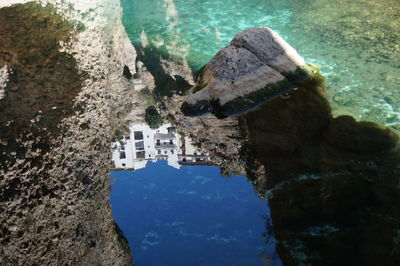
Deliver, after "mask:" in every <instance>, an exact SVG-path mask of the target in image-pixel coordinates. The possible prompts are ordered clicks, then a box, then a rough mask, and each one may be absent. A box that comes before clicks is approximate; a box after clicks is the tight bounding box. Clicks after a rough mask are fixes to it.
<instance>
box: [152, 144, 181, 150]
mask: <svg viewBox="0 0 400 266" xmlns="http://www.w3.org/2000/svg"><path fill="white" fill-rule="evenodd" d="M155 148H156V149H175V148H176V145H175V144H170V143H165V144H164V143H162V144H156V146H155Z"/></svg>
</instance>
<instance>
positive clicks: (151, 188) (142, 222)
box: [110, 161, 282, 266]
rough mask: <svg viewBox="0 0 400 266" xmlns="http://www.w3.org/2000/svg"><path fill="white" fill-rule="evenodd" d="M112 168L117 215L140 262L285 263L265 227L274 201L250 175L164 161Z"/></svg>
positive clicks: (147, 265)
mask: <svg viewBox="0 0 400 266" xmlns="http://www.w3.org/2000/svg"><path fill="white" fill-rule="evenodd" d="M110 176H111V178H112V179H113V184H112V193H111V199H110V202H111V205H112V210H113V216H114V218H115V220H116V222H117V223H118V225H119V226H120V227H121V229H122V231H123V232H124V235H125V237H126V238H127V239H128V241H129V245H130V248H131V250H132V253H133V256H134V260H135V265H139V266H140V265H144V266H152V265H171V266H180V265H182V266H187V265H193V266H195V265H199V266H204V265H209V266H212V265H216V266H219V265H238V266H239V265H240V266H245V265H252V266H256V265H265V264H266V263H269V265H282V264H281V262H280V260H279V257H278V255H277V253H276V251H275V242H274V241H275V240H274V238H273V236H271V235H268V233H266V231H267V230H268V228H271V227H270V226H268V225H270V224H271V219H270V213H269V208H268V203H267V202H266V201H263V200H260V199H259V198H258V196H257V195H256V194H255V193H254V191H253V188H252V185H251V184H250V183H249V182H247V181H246V179H245V177H244V176H238V177H231V178H227V177H222V176H221V175H220V173H219V169H218V167H205V166H184V167H182V168H181V169H180V170H177V169H175V168H172V167H170V166H168V165H167V163H166V162H165V161H159V162H157V163H149V164H148V166H147V167H146V168H144V169H142V170H138V171H135V172H112V173H111V175H110Z"/></svg>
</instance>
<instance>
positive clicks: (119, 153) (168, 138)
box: [112, 124, 209, 170]
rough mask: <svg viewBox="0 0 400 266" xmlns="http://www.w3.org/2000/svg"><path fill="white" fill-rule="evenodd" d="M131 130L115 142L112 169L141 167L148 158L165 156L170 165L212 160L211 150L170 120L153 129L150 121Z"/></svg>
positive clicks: (176, 165) (136, 168)
mask: <svg viewBox="0 0 400 266" xmlns="http://www.w3.org/2000/svg"><path fill="white" fill-rule="evenodd" d="M129 130H130V133H129V134H128V135H126V136H123V137H122V139H120V140H119V141H116V142H113V143H112V149H113V154H112V169H114V170H138V169H141V168H144V167H146V164H147V162H148V161H152V162H156V161H157V160H166V161H168V165H170V166H172V167H175V168H177V169H179V168H180V166H181V165H196V164H197V165H198V164H200V165H206V164H209V160H208V154H206V153H204V152H201V151H200V150H199V149H198V148H197V147H195V146H193V145H192V143H191V141H190V139H189V138H188V137H184V136H181V135H180V134H178V133H177V132H176V129H175V127H174V126H173V125H171V124H164V125H162V126H160V127H159V128H157V129H151V128H150V127H149V126H148V125H147V124H135V125H132V126H131V127H130V128H129Z"/></svg>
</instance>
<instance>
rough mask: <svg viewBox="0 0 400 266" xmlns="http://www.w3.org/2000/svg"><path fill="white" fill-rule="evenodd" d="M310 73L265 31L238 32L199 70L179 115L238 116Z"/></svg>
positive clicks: (279, 40) (285, 45)
mask: <svg viewBox="0 0 400 266" xmlns="http://www.w3.org/2000/svg"><path fill="white" fill-rule="evenodd" d="M310 77H311V70H309V66H308V65H306V63H305V62H304V59H303V58H302V57H301V56H299V55H298V53H297V52H296V50H295V49H294V48H292V47H291V46H290V45H289V44H288V43H286V42H285V41H284V40H283V39H282V38H281V37H280V36H279V35H278V34H277V33H276V32H274V31H272V30H271V29H269V28H252V29H248V30H245V31H243V32H240V33H238V34H237V35H236V36H235V38H234V39H233V40H232V42H231V45H229V46H227V47H225V48H223V49H222V50H220V51H219V52H218V53H217V54H216V55H215V56H214V58H213V59H212V60H211V61H210V62H209V63H208V64H207V65H206V66H204V67H203V69H202V70H201V71H200V75H199V80H198V82H197V84H196V86H195V87H194V88H193V89H192V94H190V95H189V96H188V98H187V99H186V101H185V102H184V103H183V105H182V108H181V110H182V112H183V113H184V114H185V115H189V116H196V115H202V114H205V113H208V112H211V113H213V114H215V115H216V116H217V117H219V118H223V117H227V116H231V115H235V114H240V113H243V112H246V111H248V110H251V109H253V108H255V107H257V106H258V105H259V104H261V103H263V102H265V101H268V100H271V99H273V98H275V97H277V96H279V95H282V94H285V93H287V92H288V91H290V90H292V89H293V88H295V86H296V85H297V83H299V82H303V81H305V80H308V79H309V78H310Z"/></svg>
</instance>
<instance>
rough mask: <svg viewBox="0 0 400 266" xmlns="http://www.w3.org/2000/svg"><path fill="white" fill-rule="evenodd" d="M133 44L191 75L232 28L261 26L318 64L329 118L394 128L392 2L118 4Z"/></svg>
mask: <svg viewBox="0 0 400 266" xmlns="http://www.w3.org/2000/svg"><path fill="white" fill-rule="evenodd" d="M122 4H123V8H124V24H125V26H126V29H127V31H128V34H129V36H130V38H131V39H132V40H133V42H134V43H135V44H136V45H139V44H140V43H142V44H147V45H154V46H156V47H159V50H160V51H161V52H163V53H168V54H169V55H171V56H175V57H180V58H182V57H183V58H185V59H186V60H188V62H189V63H190V65H191V67H192V68H193V69H194V70H198V69H199V68H200V67H201V66H202V65H204V64H205V63H207V62H208V61H209V60H210V59H211V58H212V56H213V55H214V54H215V53H216V52H217V51H218V50H219V49H221V48H222V47H224V46H225V45H227V44H228V43H229V41H230V40H231V39H232V37H233V36H234V35H235V34H236V33H237V32H239V31H241V30H244V29H246V28H250V27H255V26H269V27H271V28H272V29H274V30H276V31H277V32H279V33H280V34H281V35H282V36H283V37H284V38H285V39H286V40H287V41H288V42H289V43H290V44H291V45H292V46H294V47H295V48H296V49H297V50H298V51H299V53H300V54H301V55H302V56H303V57H304V58H305V59H306V61H308V62H310V63H313V64H316V65H319V66H321V70H322V72H323V73H324V74H325V76H326V78H327V87H328V90H329V96H330V100H331V102H332V105H333V108H334V113H335V114H337V115H339V114H351V115H353V116H355V117H356V118H358V119H361V120H369V121H374V122H378V123H381V124H386V125H388V126H392V127H394V128H397V129H398V128H399V127H400V116H399V115H400V112H399V111H400V100H399V99H400V97H399V96H400V95H399V93H400V85H399V84H400V75H399V74H400V69H399V66H400V16H399V13H400V2H399V1H398V0H385V1H380V0H372V1H367V0H355V1H346V0H338V1H329V0H316V1H311V0H301V1H298V0H280V1H277V0H223V1H214V0H203V1H198V0H175V1H174V0H146V1H140V0H122Z"/></svg>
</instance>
